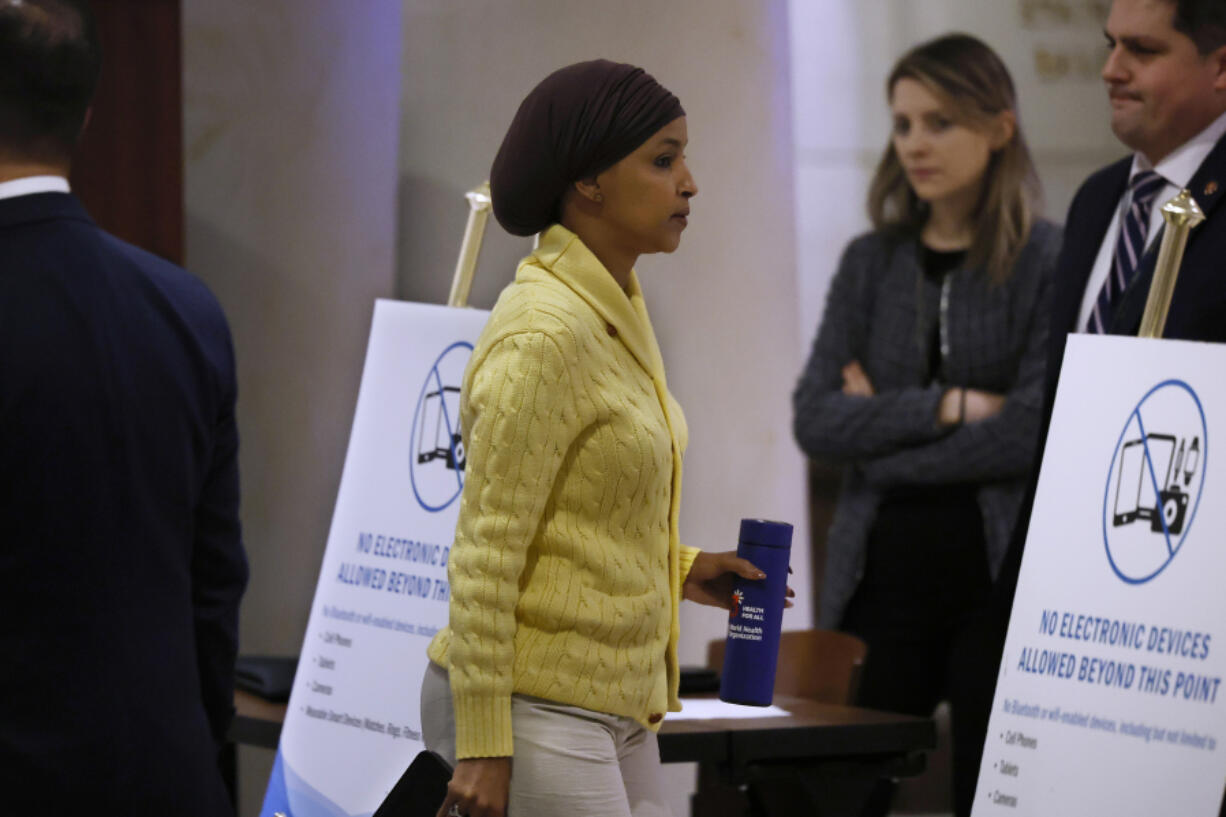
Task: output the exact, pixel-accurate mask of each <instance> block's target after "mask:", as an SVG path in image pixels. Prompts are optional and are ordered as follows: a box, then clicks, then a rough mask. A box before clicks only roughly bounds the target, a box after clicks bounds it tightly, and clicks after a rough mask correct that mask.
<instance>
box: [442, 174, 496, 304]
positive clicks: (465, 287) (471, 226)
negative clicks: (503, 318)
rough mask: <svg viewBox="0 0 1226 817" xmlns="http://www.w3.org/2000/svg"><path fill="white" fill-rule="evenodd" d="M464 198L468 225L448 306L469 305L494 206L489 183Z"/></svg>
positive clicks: (465, 229)
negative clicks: (474, 276) (482, 246)
mask: <svg viewBox="0 0 1226 817" xmlns="http://www.w3.org/2000/svg"><path fill="white" fill-rule="evenodd" d="M464 197H465V198H466V199H468V207H469V211H468V225H467V226H466V227H465V228H464V241H463V243H461V244H460V258H459V260H457V261H456V265H455V277H453V278H452V279H451V294H450V295H448V296H447V306H467V305H468V292H469V290H470V289H472V285H473V274H474V273H475V272H476V270H477V258H478V257H480V255H481V239H482V238H484V237H485V223H486V222H487V221H489V217H490V209H491V207H492V206H493V202H492V200H491V199H490V183H489V182H484V183H482V184H481V186H480V187H478V188H477V189H476V190H472V191H469V192H468V193H467V194H465V196H464Z"/></svg>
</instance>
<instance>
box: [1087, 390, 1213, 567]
mask: <svg viewBox="0 0 1226 817" xmlns="http://www.w3.org/2000/svg"><path fill="white" fill-rule="evenodd" d="M1207 454H1208V428H1207V427H1206V424H1205V414H1204V410H1203V409H1202V407H1201V404H1200V398H1198V397H1197V395H1196V392H1194V391H1193V390H1192V387H1191V386H1189V385H1188V384H1187V383H1185V382H1183V381H1182V380H1167V381H1164V382H1162V383H1159V384H1158V385H1156V386H1154V387H1153V388H1152V389H1150V390H1149V392H1147V393H1146V395H1145V396H1144V397H1143V398H1141V401H1140V402H1139V403H1138V404H1137V406H1136V407H1135V408H1134V409H1133V410H1132V413H1131V414H1129V416H1128V420H1127V422H1126V423H1125V425H1124V430H1123V432H1121V434H1120V437H1119V441H1118V442H1117V444H1116V449H1115V453H1114V455H1113V456H1112V460H1111V468H1110V471H1109V472H1108V477H1107V489H1106V492H1105V495H1104V497H1103V539H1104V542H1105V544H1106V549H1107V559H1108V561H1109V562H1110V564H1111V568H1112V570H1114V571H1115V573H1116V575H1117V576H1119V577H1120V579H1122V580H1123V581H1125V582H1128V583H1129V584H1141V583H1143V582H1147V581H1149V580H1150V579H1152V578H1154V577H1155V576H1157V575H1158V574H1159V573H1161V572H1162V570H1163V569H1164V568H1165V567H1166V566H1167V565H1168V564H1170V562H1171V560H1173V559H1174V558H1175V555H1176V554H1177V553H1178V552H1179V550H1180V549H1181V548H1182V547H1183V544H1184V542H1185V541H1186V538H1187V535H1188V531H1189V530H1190V529H1191V527H1192V522H1193V519H1194V518H1195V516H1196V508H1197V505H1198V502H1199V499H1200V493H1201V488H1202V486H1203V484H1204V479H1205V465H1206V462H1207Z"/></svg>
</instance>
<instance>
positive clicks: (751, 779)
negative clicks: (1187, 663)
mask: <svg viewBox="0 0 1226 817" xmlns="http://www.w3.org/2000/svg"><path fill="white" fill-rule="evenodd" d="M234 704H235V707H236V708H237V710H238V714H237V715H236V717H235V719H234V724H233V725H232V726H231V729H230V738H231V740H233V741H234V742H235V743H240V744H246V745H250V746H263V747H266V748H269V749H275V748H276V746H277V741H278V739H279V738H280V734H281V723H282V721H283V720H284V719H285V704H274V703H270V702H268V701H265V700H263V699H261V698H257V697H256V696H254V695H251V694H249V693H246V692H242V691H239V692H236V693H235V696H234ZM775 704H776V705H777V706H779V707H780V708H782V709H786V710H787V711H788V712H789V713H790V714H789V715H788V716H787V717H775V718H745V719H718V718H715V719H707V720H665V721H664V726H663V727H662V728H661V729H660V759H661V760H663V761H664V762H665V763H682V762H696V763H699V764H701V765H700V770H701V771H700V775H699V778H700V779H699V792H698V793H697V794H696V795H695V799H694V806H695V811H694V813H695V814H702V815H704V817H708V816H709V817H715V816H716V815H717V814H737V813H743V812H744V810H746V809H749V810H751V811H753V813H755V814H762V815H775V814H790V815H815V816H816V817H826V816H827V815H843V814H847V815H851V814H856V813H858V810H859V808H860V806H861V805H862V804H863V802H864V800H865V799H866V798H867V796H868V794H869V792H870V791H871V789H872V787H873V786H874V785H875V784H876V782H877V781H878V780H880V779H881V778H882V777H905V776H908V775H911V774H916V773H918V772H920V771H922V770H923V768H924V753H925V752H926V751H927V750H929V749H931V748H933V747H934V746H935V745H936V728H935V726H934V725H933V722H932V720H931V719H929V718H913V717H909V716H906V715H895V714H891V713H888V712H877V711H874V710H869V709H856V708H854V707H848V706H835V705H832V704H822V703H818V702H816V701H812V700H808V699H805V698H790V697H784V696H779V695H777V696H775Z"/></svg>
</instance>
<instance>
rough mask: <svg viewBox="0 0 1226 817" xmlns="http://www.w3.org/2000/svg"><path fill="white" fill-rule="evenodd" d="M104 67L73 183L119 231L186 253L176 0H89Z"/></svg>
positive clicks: (106, 225) (159, 250)
mask: <svg viewBox="0 0 1226 817" xmlns="http://www.w3.org/2000/svg"><path fill="white" fill-rule="evenodd" d="M92 6H93V9H94V14H95V16H96V17H97V19H98V34H99V38H100V39H101V41H102V49H103V54H102V60H103V64H102V77H101V79H100V81H99V84H98V91H97V93H96V95H95V97H94V106H93V111H92V114H91V117H90V121H89V123H88V125H87V126H86V128H85V134H84V136H83V137H82V139H81V144H80V146H79V148H78V152H77V156H76V158H75V161H74V163H73V170H72V180H71V181H72V187H73V191H74V192H75V193H76V194H77V195H78V196H79V197H80V198H81V200H82V201H83V202H84V203H85V206H86V208H88V209H89V211H90V213H91V214H92V215H93V217H94V219H95V220H96V221H97V222H98V224H99V225H100V226H101V227H102V228H103V229H105V230H108V231H110V232H112V233H114V234H115V235H117V236H119V237H120V238H122V239H124V240H125V241H129V242H131V243H133V244H136V245H137V246H140V247H143V248H144V249H147V250H149V251H151V252H154V253H156V254H158V255H160V256H162V257H163V258H167V259H169V260H171V261H174V262H175V263H177V264H182V263H183V94H182V84H183V83H182V76H183V72H182V68H181V65H182V62H181V51H182V49H181V35H180V31H181V29H180V0H93V2H92Z"/></svg>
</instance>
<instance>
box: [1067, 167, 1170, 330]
mask: <svg viewBox="0 0 1226 817" xmlns="http://www.w3.org/2000/svg"><path fill="white" fill-rule="evenodd" d="M1165 186H1166V179H1164V178H1162V177H1161V176H1159V175H1158V174H1157V173H1155V172H1154V171H1152V170H1143V171H1141V172H1140V173H1138V174H1137V175H1135V176H1133V177H1132V178H1131V179H1130V180H1129V181H1128V189H1129V191H1130V192H1131V193H1132V197H1131V200H1130V202H1129V204H1128V210H1127V211H1126V212H1125V213H1124V218H1123V221H1122V223H1121V224H1120V237H1119V240H1118V241H1116V242H1115V255H1114V257H1112V259H1111V270H1110V271H1109V272H1108V273H1107V280H1106V281H1103V288H1102V289H1100V290H1099V291H1098V300H1096V301H1095V302H1094V311H1093V312H1091V313H1090V319H1089V320H1088V321H1086V331H1087V332H1091V333H1093V334H1098V335H1104V334H1106V333H1107V327H1109V326H1110V325H1111V314H1112V309H1113V307H1114V306H1115V305H1116V304H1117V303H1118V302H1119V298H1120V294H1121V293H1122V292H1123V291H1124V290H1125V289H1127V288H1128V284H1129V283H1130V282H1131V281H1132V278H1133V276H1134V275H1135V274H1136V272H1137V266H1138V264H1140V262H1141V254H1142V253H1143V252H1145V238H1146V235H1147V234H1148V233H1149V213H1150V211H1151V210H1152V209H1153V207H1154V197H1155V196H1157V195H1158V191H1159V190H1161V189H1162V188H1163V187H1165Z"/></svg>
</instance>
